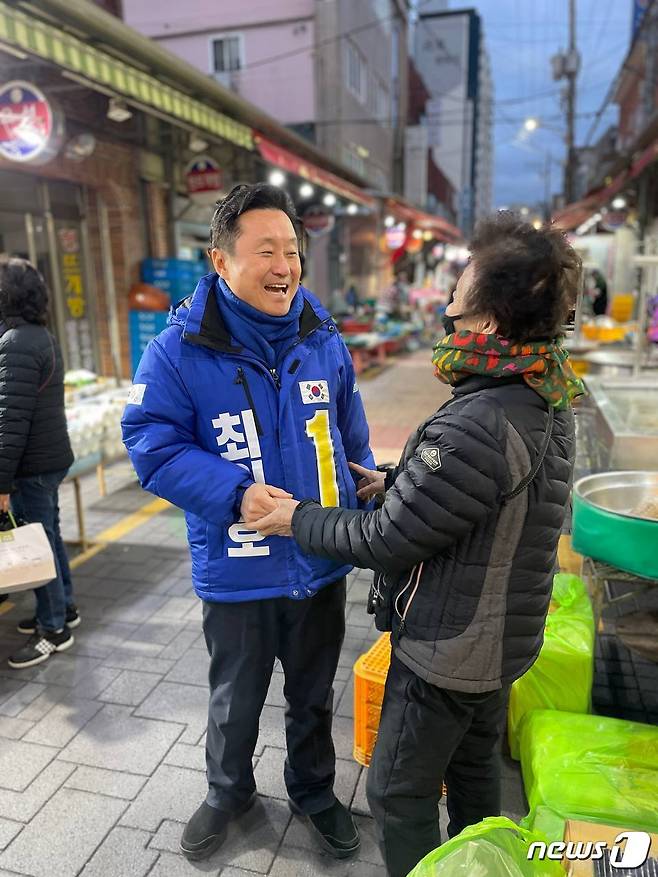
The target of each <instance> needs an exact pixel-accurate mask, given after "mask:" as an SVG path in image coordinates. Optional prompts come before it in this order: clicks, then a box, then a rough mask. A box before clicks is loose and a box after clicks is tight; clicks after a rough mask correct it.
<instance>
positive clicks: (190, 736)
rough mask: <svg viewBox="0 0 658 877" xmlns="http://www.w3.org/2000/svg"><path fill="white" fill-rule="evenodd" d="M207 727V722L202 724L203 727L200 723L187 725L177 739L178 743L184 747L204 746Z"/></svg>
mask: <svg viewBox="0 0 658 877" xmlns="http://www.w3.org/2000/svg"><path fill="white" fill-rule="evenodd" d="M207 725H208V723H207V722H204V723H203V726H202V725H201V724H200V723H194V724H191V725H188V726H187V728H185V730H184V731H183V733H182V734H181V735H180V737H179V738H178V742H179V743H184V744H185V745H186V746H204V745H205V739H206V729H207Z"/></svg>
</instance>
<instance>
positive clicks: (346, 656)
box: [338, 649, 361, 670]
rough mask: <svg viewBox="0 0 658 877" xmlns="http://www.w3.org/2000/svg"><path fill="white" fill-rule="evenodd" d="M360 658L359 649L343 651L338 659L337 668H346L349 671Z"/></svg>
mask: <svg viewBox="0 0 658 877" xmlns="http://www.w3.org/2000/svg"><path fill="white" fill-rule="evenodd" d="M360 657H361V649H343V650H342V651H341V653H340V657H339V658H338V666H339V667H348V668H349V669H350V670H351V669H352V667H353V666H354V662H355V661H356V659H357V658H360Z"/></svg>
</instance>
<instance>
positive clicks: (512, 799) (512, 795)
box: [501, 772, 528, 822]
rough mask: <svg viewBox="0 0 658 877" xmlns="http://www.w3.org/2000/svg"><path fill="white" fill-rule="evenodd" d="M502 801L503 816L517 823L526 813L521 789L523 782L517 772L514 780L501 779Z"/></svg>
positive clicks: (526, 805) (526, 807) (524, 798)
mask: <svg viewBox="0 0 658 877" xmlns="http://www.w3.org/2000/svg"><path fill="white" fill-rule="evenodd" d="M501 793H502V801H503V807H504V813H503V815H504V816H510V818H511V819H514V820H516V821H517V822H518V820H519V819H522V818H523V817H524V816H525V815H526V813H527V812H528V804H527V802H526V797H525V791H524V789H523V780H522V779H521V774H520V772H519V774H518V776H517V777H516V778H514V779H512V778H503V781H502V784H501Z"/></svg>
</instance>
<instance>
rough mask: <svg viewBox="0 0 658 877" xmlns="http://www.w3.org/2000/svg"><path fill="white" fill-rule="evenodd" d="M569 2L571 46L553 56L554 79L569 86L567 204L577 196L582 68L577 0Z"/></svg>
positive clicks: (567, 94) (565, 178)
mask: <svg viewBox="0 0 658 877" xmlns="http://www.w3.org/2000/svg"><path fill="white" fill-rule="evenodd" d="M568 2H569V47H568V49H567V51H566V52H558V54H557V55H554V56H553V57H552V58H551V64H552V66H553V79H554V80H556V81H557V80H560V79H566V80H567V86H566V89H565V93H564V99H565V106H566V115H567V130H566V136H565V143H566V147H567V160H566V162H565V166H564V199H565V201H566V203H567V204H569V203H570V202H572V201H573V200H574V197H575V180H576V148H575V128H576V80H577V78H578V71H579V69H580V55H579V53H578V47H577V44H576V0H568Z"/></svg>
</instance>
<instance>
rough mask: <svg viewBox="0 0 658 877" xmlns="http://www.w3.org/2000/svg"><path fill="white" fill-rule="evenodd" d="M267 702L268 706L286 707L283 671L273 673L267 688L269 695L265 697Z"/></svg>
mask: <svg viewBox="0 0 658 877" xmlns="http://www.w3.org/2000/svg"><path fill="white" fill-rule="evenodd" d="M265 703H266V704H267V706H278V707H285V705H286V699H285V697H284V694H283V674H282V673H272V678H271V679H270V685H269V688H268V690H267V696H266V697H265Z"/></svg>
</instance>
